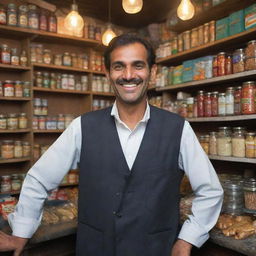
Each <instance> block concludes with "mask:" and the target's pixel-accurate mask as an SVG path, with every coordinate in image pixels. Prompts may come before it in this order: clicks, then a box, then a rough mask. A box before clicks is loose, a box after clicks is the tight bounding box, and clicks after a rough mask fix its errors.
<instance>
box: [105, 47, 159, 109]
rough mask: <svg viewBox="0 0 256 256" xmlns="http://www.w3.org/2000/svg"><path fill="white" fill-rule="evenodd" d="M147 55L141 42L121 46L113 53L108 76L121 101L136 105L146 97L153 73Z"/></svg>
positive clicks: (118, 99)
mask: <svg viewBox="0 0 256 256" xmlns="http://www.w3.org/2000/svg"><path fill="white" fill-rule="evenodd" d="M147 57H148V56H147V50H146V48H145V47H144V45H142V44H140V43H132V44H128V45H124V46H120V47H118V48H116V49H115V50H114V51H113V52H112V53H111V55H110V70H109V72H108V73H107V77H108V79H109V81H110V83H111V85H112V86H113V88H114V91H115V94H116V98H117V101H119V102H120V103H125V104H131V105H134V104H138V103H140V102H141V101H143V100H145V99H146V91H147V87H148V82H149V80H150V75H151V73H152V72H150V69H149V66H148V63H147ZM153 69H155V67H153V68H152V71H153ZM153 73H154V72H153Z"/></svg>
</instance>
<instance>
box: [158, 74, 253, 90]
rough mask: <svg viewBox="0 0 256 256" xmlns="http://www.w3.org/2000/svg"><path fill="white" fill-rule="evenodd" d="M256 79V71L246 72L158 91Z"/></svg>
mask: <svg viewBox="0 0 256 256" xmlns="http://www.w3.org/2000/svg"><path fill="white" fill-rule="evenodd" d="M252 78H254V79H255V78H256V70H251V71H245V72H241V73H236V74H231V75H226V76H218V77H213V78H209V79H204V80H199V81H192V82H187V83H181V84H175V85H169V86H165V87H158V88H157V89H156V90H157V91H169V90H177V89H181V88H187V87H197V86H210V85H215V84H222V83H226V82H236V81H245V80H246V79H252Z"/></svg>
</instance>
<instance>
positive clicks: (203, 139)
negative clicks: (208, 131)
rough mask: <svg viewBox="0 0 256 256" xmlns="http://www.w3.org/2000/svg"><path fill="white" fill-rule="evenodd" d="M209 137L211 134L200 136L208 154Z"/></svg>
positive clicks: (200, 140)
mask: <svg viewBox="0 0 256 256" xmlns="http://www.w3.org/2000/svg"><path fill="white" fill-rule="evenodd" d="M209 137H210V136H209V135H202V136H200V137H199V142H200V144H201V146H202V148H203V150H204V151H205V153H206V154H207V155H208V154H209Z"/></svg>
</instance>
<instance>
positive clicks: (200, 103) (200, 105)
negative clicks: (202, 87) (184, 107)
mask: <svg viewBox="0 0 256 256" xmlns="http://www.w3.org/2000/svg"><path fill="white" fill-rule="evenodd" d="M197 116H198V117H203V116H204V91H198V93H197Z"/></svg>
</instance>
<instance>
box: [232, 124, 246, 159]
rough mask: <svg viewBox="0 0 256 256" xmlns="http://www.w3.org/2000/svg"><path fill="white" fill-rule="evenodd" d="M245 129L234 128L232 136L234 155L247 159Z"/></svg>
mask: <svg viewBox="0 0 256 256" xmlns="http://www.w3.org/2000/svg"><path fill="white" fill-rule="evenodd" d="M244 132H245V129H244V128H243V127H234V128H233V135H232V155H233V156H234V157H245V136H244Z"/></svg>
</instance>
